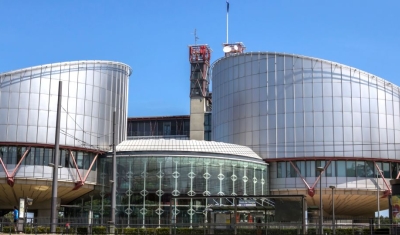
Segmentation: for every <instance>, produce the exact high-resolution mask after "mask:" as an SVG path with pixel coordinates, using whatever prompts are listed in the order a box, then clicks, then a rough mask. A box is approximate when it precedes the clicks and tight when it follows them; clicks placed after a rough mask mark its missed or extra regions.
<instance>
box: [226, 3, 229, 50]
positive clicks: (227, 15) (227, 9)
mask: <svg viewBox="0 0 400 235" xmlns="http://www.w3.org/2000/svg"><path fill="white" fill-rule="evenodd" d="M228 26H229V0H226V44H228V32H229V31H228V28H229V27H228Z"/></svg>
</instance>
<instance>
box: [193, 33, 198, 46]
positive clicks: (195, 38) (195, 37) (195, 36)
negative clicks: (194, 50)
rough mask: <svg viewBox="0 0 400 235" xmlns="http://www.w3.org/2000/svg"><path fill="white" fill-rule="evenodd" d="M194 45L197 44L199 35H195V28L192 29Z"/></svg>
mask: <svg viewBox="0 0 400 235" xmlns="http://www.w3.org/2000/svg"><path fill="white" fill-rule="evenodd" d="M193 34H194V45H195V46H196V45H197V40H198V39H199V37H197V32H196V29H194V33H193Z"/></svg>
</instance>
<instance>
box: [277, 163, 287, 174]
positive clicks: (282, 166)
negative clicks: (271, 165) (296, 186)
mask: <svg viewBox="0 0 400 235" xmlns="http://www.w3.org/2000/svg"><path fill="white" fill-rule="evenodd" d="M277 171H278V178H286V162H278V169H277Z"/></svg>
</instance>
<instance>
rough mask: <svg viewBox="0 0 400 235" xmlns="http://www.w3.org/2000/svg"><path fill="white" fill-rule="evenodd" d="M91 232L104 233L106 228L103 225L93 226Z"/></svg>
mask: <svg viewBox="0 0 400 235" xmlns="http://www.w3.org/2000/svg"><path fill="white" fill-rule="evenodd" d="M116 230H117V229H116ZM92 233H93V234H106V233H107V228H106V227H105V226H95V227H93V228H92Z"/></svg>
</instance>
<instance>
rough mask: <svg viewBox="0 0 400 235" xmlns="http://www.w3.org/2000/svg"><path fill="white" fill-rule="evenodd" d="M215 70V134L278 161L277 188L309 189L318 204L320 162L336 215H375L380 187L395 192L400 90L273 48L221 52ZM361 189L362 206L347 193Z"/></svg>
mask: <svg viewBox="0 0 400 235" xmlns="http://www.w3.org/2000/svg"><path fill="white" fill-rule="evenodd" d="M212 76H213V77H212V81H213V87H212V88H213V89H212V90H213V130H212V133H213V137H214V140H215V141H222V142H228V143H234V144H240V145H245V146H249V147H251V148H252V149H253V150H254V151H255V152H256V153H258V154H259V155H260V156H261V157H262V158H263V159H264V160H265V161H266V162H269V163H271V169H270V170H271V175H270V177H271V193H273V194H287V193H289V194H298V193H299V194H307V195H308V197H307V200H308V203H309V205H314V204H315V203H316V202H318V200H317V199H318V195H315V196H314V193H315V186H316V185H317V184H316V183H317V182H318V181H319V180H320V179H319V177H318V176H319V173H318V171H317V169H316V168H317V167H319V166H322V167H325V171H324V173H323V175H322V178H321V180H322V187H323V190H324V195H325V193H326V195H325V196H324V208H325V212H327V213H329V212H330V210H331V207H330V206H329V205H330V204H329V203H330V201H331V197H329V195H330V190H331V189H330V188H329V186H331V185H333V186H335V187H336V191H335V192H336V196H337V199H336V200H339V204H338V207H337V208H335V211H336V213H338V215H340V214H342V215H371V214H372V213H373V212H374V211H376V210H377V196H376V195H377V191H376V190H377V189H378V190H379V193H380V194H381V196H385V195H387V194H389V193H390V190H389V187H388V179H389V178H396V176H397V174H398V167H399V166H398V162H399V159H400V148H399V147H400V145H399V144H398V143H399V141H400V122H399V116H400V111H399V110H400V103H399V102H400V99H399V91H400V89H399V87H398V86H396V85H394V84H392V83H390V82H388V81H385V80H383V79H381V78H379V77H377V76H375V75H372V74H369V73H366V72H364V71H361V70H359V69H356V68H352V67H349V66H346V65H342V64H338V63H335V62H331V61H326V60H321V59H317V58H311V57H305V56H300V55H291V54H281V53H268V52H257V53H245V54H238V55H236V56H231V57H225V58H222V59H220V60H219V61H217V62H216V63H215V66H214V68H213V71H212ZM377 177H378V178H377ZM360 194H362V195H364V197H363V200H362V202H361V201H357V196H354V197H351V196H346V195H360ZM380 200H381V202H383V203H381V205H382V207H381V208H380V209H385V208H387V205H388V204H387V199H386V198H381V199H380ZM340 203H341V204H340Z"/></svg>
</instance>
